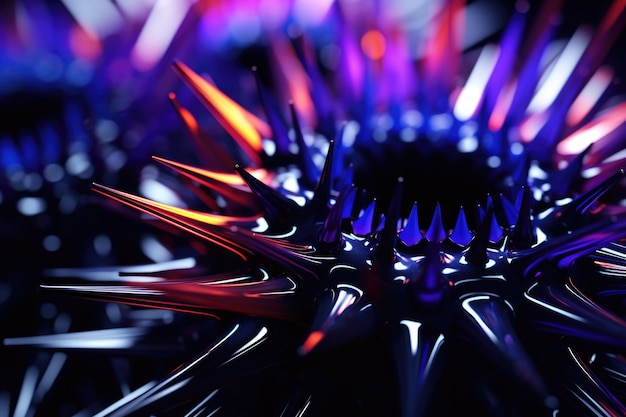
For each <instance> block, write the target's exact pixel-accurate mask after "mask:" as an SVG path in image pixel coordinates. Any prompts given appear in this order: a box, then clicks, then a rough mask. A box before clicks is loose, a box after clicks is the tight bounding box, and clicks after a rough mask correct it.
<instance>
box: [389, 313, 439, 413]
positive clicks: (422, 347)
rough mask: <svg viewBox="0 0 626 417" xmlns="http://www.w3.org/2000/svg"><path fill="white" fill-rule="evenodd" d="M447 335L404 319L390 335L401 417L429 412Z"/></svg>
mask: <svg viewBox="0 0 626 417" xmlns="http://www.w3.org/2000/svg"><path fill="white" fill-rule="evenodd" d="M444 342H445V338H444V335H443V334H441V333H439V332H438V331H435V330H434V329H429V328H427V326H426V325H424V324H423V323H420V322H418V321H414V320H402V321H400V323H399V325H398V326H396V327H395V328H394V334H393V335H392V336H391V346H392V349H393V358H394V360H395V363H396V372H397V376H398V389H399V394H400V404H401V415H402V417H420V416H423V415H424V413H425V412H426V407H427V405H428V400H429V399H430V396H431V392H432V390H433V388H434V387H435V386H436V383H437V380H438V378H439V374H440V373H441V368H442V365H443V362H442V360H443V354H444V352H445V348H444V345H445V343H444Z"/></svg>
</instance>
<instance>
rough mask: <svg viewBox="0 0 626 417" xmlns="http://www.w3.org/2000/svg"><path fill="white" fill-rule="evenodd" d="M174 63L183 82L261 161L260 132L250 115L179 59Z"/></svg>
mask: <svg viewBox="0 0 626 417" xmlns="http://www.w3.org/2000/svg"><path fill="white" fill-rule="evenodd" d="M173 66H174V70H175V71H176V73H177V74H178V75H179V76H180V77H181V79H182V80H183V81H184V82H185V84H187V85H188V86H189V87H190V88H191V90H192V91H193V92H194V94H195V95H196V97H198V98H199V99H200V101H202V104H204V105H205V107H206V108H207V109H209V111H210V112H211V114H212V115H213V117H215V118H216V119H217V121H218V122H219V123H220V124H221V125H222V127H223V128H224V129H226V131H227V132H228V133H229V134H230V135H231V136H232V137H233V139H235V141H236V142H237V144H238V145H239V146H240V147H241V149H242V150H243V151H244V152H245V153H246V155H247V156H248V157H249V158H250V160H251V161H252V162H254V163H255V164H260V163H261V159H260V157H259V154H260V152H261V151H262V150H263V145H262V143H261V135H260V134H259V131H258V130H257V129H256V128H255V125H254V123H252V122H251V119H250V117H251V115H250V114H249V113H247V112H246V111H245V110H244V109H243V108H242V107H240V106H239V105H238V104H237V103H235V102H234V101H232V100H231V99H230V98H228V97H227V96H226V95H225V94H224V93H222V92H221V91H220V90H218V89H217V88H216V87H215V86H213V85H212V84H211V83H209V82H208V81H206V80H205V79H204V78H202V77H201V76H199V75H198V74H196V73H195V72H193V71H192V70H191V69H190V68H189V67H187V66H186V65H185V64H183V63H182V62H178V61H177V62H174V64H173Z"/></svg>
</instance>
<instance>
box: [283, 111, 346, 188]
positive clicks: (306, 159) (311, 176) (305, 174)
mask: <svg viewBox="0 0 626 417" xmlns="http://www.w3.org/2000/svg"><path fill="white" fill-rule="evenodd" d="M289 111H290V112H291V123H292V125H293V131H294V133H295V137H296V144H297V145H298V156H299V158H300V166H301V167H302V181H303V182H304V185H306V186H307V187H313V186H314V185H315V183H316V181H317V178H318V176H319V174H320V173H319V170H318V168H317V165H315V163H314V162H313V158H311V154H310V153H309V147H308V146H307V144H306V142H305V141H304V135H303V134H302V127H301V126H300V120H299V119H298V115H297V113H296V108H295V106H294V104H293V102H290V103H289ZM350 185H352V184H350Z"/></svg>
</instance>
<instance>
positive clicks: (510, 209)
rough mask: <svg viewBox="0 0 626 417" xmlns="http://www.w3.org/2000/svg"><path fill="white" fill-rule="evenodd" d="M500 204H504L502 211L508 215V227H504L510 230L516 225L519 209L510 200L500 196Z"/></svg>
mask: <svg viewBox="0 0 626 417" xmlns="http://www.w3.org/2000/svg"><path fill="white" fill-rule="evenodd" d="M499 200H500V203H501V204H502V210H503V211H504V213H505V215H506V220H507V221H506V225H504V227H505V228H506V229H510V228H511V226H512V225H513V224H515V220H517V214H518V213H517V209H516V208H515V205H514V204H513V203H511V202H510V201H509V199H508V198H506V197H505V196H503V195H502V194H500V198H499Z"/></svg>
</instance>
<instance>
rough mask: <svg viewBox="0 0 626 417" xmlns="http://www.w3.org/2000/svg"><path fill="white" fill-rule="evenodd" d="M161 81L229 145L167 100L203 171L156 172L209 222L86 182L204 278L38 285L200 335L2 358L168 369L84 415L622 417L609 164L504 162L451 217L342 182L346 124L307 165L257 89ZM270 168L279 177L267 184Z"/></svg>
mask: <svg viewBox="0 0 626 417" xmlns="http://www.w3.org/2000/svg"><path fill="white" fill-rule="evenodd" d="M616 4H617V3H616ZM616 7H617V6H616ZM623 8H624V7H623V6H621V9H620V10H622V11H623ZM622 15H623V13H621V14H620V16H622ZM614 17H615V16H613V18H614ZM520 33H521V32H520ZM508 59H511V60H512V59H513V57H509V58H508ZM503 65H504V64H503ZM505 66H506V65H505ZM174 68H175V71H176V72H177V73H178V74H179V75H180V76H181V78H182V79H183V81H184V82H185V83H186V84H187V85H188V86H189V87H190V88H191V89H192V91H193V92H194V93H195V94H196V96H197V97H198V98H199V99H200V100H201V101H202V103H203V104H204V105H205V107H206V108H207V109H208V110H209V111H210V112H211V113H212V115H213V116H214V117H215V118H216V119H217V120H218V121H219V123H220V124H221V125H222V126H223V127H224V128H225V129H226V130H227V131H228V133H229V134H230V136H231V137H232V138H233V139H234V140H235V142H236V143H237V145H238V146H237V149H236V150H235V151H232V150H231V149H229V148H228V147H226V146H224V145H223V144H222V143H221V142H219V141H216V140H214V139H211V138H210V137H209V136H208V135H207V134H206V133H205V132H204V131H203V130H202V129H201V128H200V127H199V123H198V122H197V120H196V119H195V118H194V116H193V115H192V114H191V112H190V111H188V110H187V109H186V108H184V107H183V106H182V105H180V103H178V101H177V100H176V97H175V96H174V95H171V96H170V99H171V101H172V103H173V104H174V107H175V109H176V110H177V112H178V113H179V115H180V116H181V118H182V119H183V121H184V123H185V125H186V126H187V128H188V129H189V131H190V133H191V136H192V137H193V138H194V139H195V140H196V144H197V146H198V147H199V149H200V150H201V152H200V155H201V156H202V157H203V158H205V159H206V160H205V161H203V162H205V163H206V164H207V166H208V167H211V170H208V169H202V168H197V167H193V166H190V165H186V164H182V163H179V162H175V161H171V160H166V159H163V158H155V159H156V160H157V161H158V162H160V163H162V164H164V165H165V166H167V167H169V168H171V169H173V170H174V171H175V172H177V173H178V174H180V177H181V179H182V180H183V181H184V182H186V183H187V184H188V185H189V187H190V189H192V190H193V191H194V193H195V194H196V195H197V196H198V197H199V198H200V200H202V202H204V203H205V204H206V205H207V206H208V207H209V210H208V211H199V210H193V209H190V208H182V207H176V206H173V205H168V204H165V203H161V202H157V201H154V200H150V199H148V198H144V197H140V196H136V195H133V194H130V193H126V192H123V191H119V190H115V189H112V188H109V187H106V186H103V185H94V189H95V191H96V192H98V193H100V194H103V195H105V196H107V197H109V198H111V199H113V200H116V201H118V202H121V203H122V204H125V205H127V206H130V207H132V208H134V209H137V210H139V211H141V212H143V213H146V214H149V215H150V216H151V217H154V218H156V219H159V220H161V221H162V222H161V224H163V225H164V227H165V228H167V230H170V231H172V232H173V233H179V232H184V233H186V234H187V235H190V236H192V238H193V239H194V240H197V241H199V242H204V243H208V245H207V246H208V247H209V248H210V252H207V253H209V255H207V258H208V259H209V262H207V264H208V265H206V264H203V263H202V259H201V258H199V259H198V260H197V262H191V263H188V262H173V263H171V264H163V265H155V266H153V267H133V268H126V269H124V268H121V270H120V274H119V276H117V275H115V274H111V271H110V270H91V271H84V270H82V271H72V270H58V271H52V273H51V276H50V277H49V280H48V282H46V284H44V285H42V287H43V288H45V289H47V290H50V291H59V292H62V293H65V294H73V295H78V296H82V297H86V298H89V299H96V300H102V301H108V302H114V303H119V304H125V305H130V306H133V308H144V307H149V308H157V309H165V310H172V311H175V312H180V313H190V314H191V315H192V316H197V317H199V318H201V319H202V320H204V321H205V323H209V324H208V325H205V326H199V325H198V324H197V323H198V322H193V324H192V325H190V324H189V322H187V321H186V319H185V318H179V320H180V327H179V329H180V331H178V332H175V333H176V334H175V335H173V336H172V332H171V329H172V326H173V324H172V323H171V321H169V322H168V321H166V320H163V321H159V320H145V318H144V319H143V320H137V319H136V318H135V319H126V320H124V319H120V320H119V321H118V323H120V324H121V323H125V326H121V325H120V326H118V327H113V328H109V329H104V330H97V331H82V332H69V333H65V334H54V335H43V336H32V337H22V338H9V339H5V340H4V344H5V345H10V346H26V345H30V346H36V347H38V348H41V349H51V350H53V351H71V350H76V349H78V350H89V349H91V350H94V351H113V352H115V353H116V354H117V355H122V354H124V355H125V354H135V355H137V354H139V355H144V354H147V353H149V354H151V355H157V356H159V355H163V356H167V357H170V358H171V357H172V356H176V355H180V357H182V358H183V361H182V362H180V363H179V364H178V366H177V367H176V368H175V369H174V370H172V371H171V372H170V373H169V374H168V375H166V376H164V377H162V378H161V379H158V380H154V381H151V382H148V383H146V384H144V385H141V386H140V387H138V388H136V389H134V390H132V391H129V392H127V393H126V394H125V395H124V396H123V398H121V399H120V400H119V401H117V402H115V403H113V404H111V405H110V406H109V407H106V408H105V409H103V410H101V411H100V412H99V413H98V414H97V415H98V416H128V415H137V416H139V415H194V416H196V415H197V416H200V415H207V416H208V415H210V416H214V415H216V416H217V415H281V416H285V417H287V416H316V415H346V414H349V415H382V414H397V415H402V416H406V417H409V416H411V417H417V416H426V415H429V416H430V415H449V414H450V413H456V412H461V411H467V410H476V409H481V410H485V413H484V414H488V413H491V415H545V416H554V415H561V414H562V415H580V414H581V413H582V414H585V415H606V416H618V415H624V414H626V407H625V406H624V404H623V400H624V399H625V398H626V386H625V385H624V380H625V378H624V375H626V358H625V357H624V356H622V355H621V354H622V353H623V352H624V348H625V347H626V337H625V336H624V335H625V334H626V321H624V319H623V318H622V315H623V313H624V312H623V311H621V310H620V309H621V308H622V304H621V302H622V300H623V296H624V292H625V291H626V290H625V289H624V285H623V282H622V280H623V276H624V271H625V270H626V250H625V248H624V246H623V245H622V244H621V243H619V239H621V238H623V237H625V236H626V221H625V220H624V219H623V218H621V217H615V216H612V215H606V214H605V213H606V210H604V211H603V203H602V199H603V197H605V196H606V195H607V193H608V192H609V191H611V190H612V189H614V188H616V187H617V184H618V183H619V182H620V181H621V180H622V179H623V177H624V173H623V171H620V170H614V171H613V172H612V173H611V175H608V176H607V177H606V178H603V179H602V180H601V181H599V182H598V183H597V184H595V185H594V186H593V187H589V188H588V189H586V190H585V191H583V192H581V193H577V194H576V195H574V194H573V192H574V191H573V188H575V186H574V184H575V183H577V181H578V180H580V176H581V169H582V165H583V159H584V158H585V156H586V155H588V153H589V152H590V150H589V148H587V149H586V150H585V151H583V152H582V153H581V154H580V155H579V156H578V157H576V158H573V159H572V160H571V161H570V163H569V165H568V166H567V167H566V168H565V169H562V170H560V171H555V172H551V173H550V174H546V173H545V172H544V173H543V174H542V175H540V176H537V177H534V176H533V175H534V174H533V173H532V172H530V170H529V167H530V166H531V164H530V163H528V164H521V165H522V166H524V167H525V168H526V171H525V172H524V175H523V178H526V181H527V182H526V184H523V185H521V186H519V187H513V186H507V184H508V183H507V179H506V178H505V179H504V180H503V182H502V183H501V184H499V186H498V187H497V188H496V189H495V190H496V191H497V193H495V194H490V195H485V197H484V204H482V205H472V206H461V207H454V209H453V211H454V215H453V216H451V217H450V219H451V220H450V219H448V218H446V216H444V215H443V212H444V211H445V210H448V212H450V211H452V209H450V208H446V207H440V206H439V205H438V204H436V205H434V210H431V211H429V212H424V210H422V209H420V210H418V206H420V207H422V205H421V204H422V202H420V201H418V202H417V203H410V204H408V210H407V209H405V207H407V204H406V201H407V196H409V197H408V198H409V199H411V198H412V196H413V193H412V191H411V190H410V189H407V187H406V186H405V181H404V179H403V178H398V179H397V182H396V183H395V184H388V187H389V188H392V189H393V191H392V192H391V193H390V195H391V197H390V198H389V201H388V202H385V203H384V204H382V203H377V202H376V200H374V199H373V197H375V196H371V195H369V193H368V192H367V191H363V187H360V186H356V185H354V184H353V183H354V178H353V177H354V172H353V168H352V167H351V166H350V165H349V149H347V148H346V147H345V146H344V140H345V136H344V135H345V130H344V131H341V132H340V133H339V134H338V135H337V139H336V140H334V141H333V140H330V141H328V142H326V148H327V150H326V152H325V158H324V161H323V163H321V164H317V163H316V161H315V158H313V154H314V153H315V152H316V151H318V150H319V149H317V148H315V147H316V146H319V145H318V144H317V143H316V142H314V143H313V144H311V140H310V138H309V141H308V142H307V140H306V135H305V133H306V132H304V131H303V129H302V128H301V127H300V122H299V120H298V115H297V111H296V109H295V106H291V108H290V109H291V112H290V114H291V116H292V123H291V127H292V131H293V140H291V139H289V136H288V134H287V133H286V132H287V131H288V129H287V128H286V127H285V125H284V124H283V123H282V121H281V120H280V117H279V112H277V111H276V110H275V109H274V108H273V107H272V105H271V103H270V102H271V100H270V99H269V95H267V93H266V92H265V91H264V89H263V87H262V85H261V84H259V85H260V92H261V94H260V96H261V101H262V102H263V104H264V105H265V108H266V115H267V120H268V122H267V123H266V122H265V121H263V120H261V119H260V118H257V117H256V116H254V115H252V114H251V113H249V112H248V111H247V110H245V109H244V108H243V107H241V106H240V105H238V104H237V103H235V102H234V101H233V100H231V99H230V98H228V97H227V96H225V95H224V94H223V93H222V92H221V91H219V90H218V89H217V88H216V87H215V86H214V85H213V84H212V83H211V82H209V81H207V80H205V79H204V78H202V77H201V76H199V75H198V74H196V73H194V72H193V71H192V70H191V69H189V68H188V67H186V66H185V65H184V64H182V63H176V64H175V65H174ZM501 87H502V85H501ZM563 100H565V99H564V98H563ZM322 113H323V112H322V111H318V114H322ZM546 126H548V127H550V125H549V124H548V125H546ZM544 133H545V132H544ZM270 137H273V138H274V141H270V140H269V139H267V138H270ZM281 138H282V139H281ZM424 140H428V139H424ZM454 140H456V139H454ZM387 141H388V142H389V143H387V144H385V145H384V146H390V147H393V146H400V145H398V144H394V139H393V138H392V139H387ZM268 142H271V143H272V146H268ZM419 143H420V142H419V140H418V141H417V142H415V143H414V144H413V145H415V146H418V145H419ZM291 145H295V148H297V151H296V152H292V151H291V149H292V148H293V147H294V146H291ZM413 145H411V146H413ZM531 145H532V146H537V145H539V144H538V143H532V144H531ZM380 146H383V145H380ZM402 146H405V145H402ZM522 146H526V145H522ZM530 147H531V146H530V145H529V146H528V148H530ZM495 148H496V147H494V148H482V149H481V150H482V151H484V152H487V153H488V154H489V153H490V154H491V155H492V156H493V155H495V152H496V150H494V149H495ZM533 149H535V148H533ZM497 152H498V155H501V153H500V152H505V154H507V155H509V156H511V155H513V154H514V153H515V152H512V151H511V149H510V148H509V147H507V149H506V150H504V151H502V150H501V149H498V150H497ZM530 153H531V151H527V152H523V153H522V154H523V155H526V156H528V155H529V154H530ZM238 158H241V159H245V161H246V164H245V166H248V167H249V168H245V167H244V164H240V163H237V159H238ZM511 158H512V156H511ZM277 160H279V162H280V164H281V165H283V166H286V167H288V169H285V170H283V171H281V170H279V169H275V170H273V171H270V170H269V167H271V165H272V164H275V163H276V161H277ZM388 163H393V161H391V162H388ZM293 166H295V167H297V169H296V168H292V167H293ZM233 167H234V171H233ZM361 168H362V167H361ZM355 169H359V167H355ZM296 173H297V174H299V177H298V175H296ZM544 174H545V175H544ZM511 175H512V174H511ZM294 178H295V180H294ZM420 180H421V181H424V182H427V181H428V180H429V179H428V178H422V179H420ZM294 181H295V182H294ZM546 184H548V185H549V186H548V187H546V186H545V185H546ZM563 188H564V190H563ZM556 190H558V191H556ZM550 193H552V194H550ZM505 194H506V195H505ZM563 194H565V195H566V196H567V198H563ZM568 194H571V195H568ZM537 196H539V198H537ZM427 203H430V202H427ZM224 207H227V210H225V209H224ZM225 211H229V212H228V213H225ZM426 218H428V219H429V221H427V222H424V221H423V220H424V219H426ZM62 278H63V279H65V280H66V282H63V283H62V284H61V283H59V280H61V279H62ZM75 279H79V280H81V282H79V283H76V282H75V281H74V280H75ZM103 281H105V282H103ZM120 311H121V310H120ZM187 315H188V314H181V316H183V317H187ZM135 317H136V316H135ZM144 317H146V316H144ZM133 320H134V321H133ZM177 324H178V323H177ZM168 329H169V331H168ZM190 329H193V330H190ZM188 333H193V337H190V338H188V337H187V336H188ZM172 337H173V340H174V342H172V339H171V338H172ZM188 339H192V340H188ZM172 344H173V345H175V346H176V349H173V348H172ZM35 386H37V384H35ZM240 390H245V392H246V400H249V401H245V402H244V401H242V400H241V394H240ZM477 404H478V405H477ZM464 407H465V408H464ZM185 413H186V414H185Z"/></svg>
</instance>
